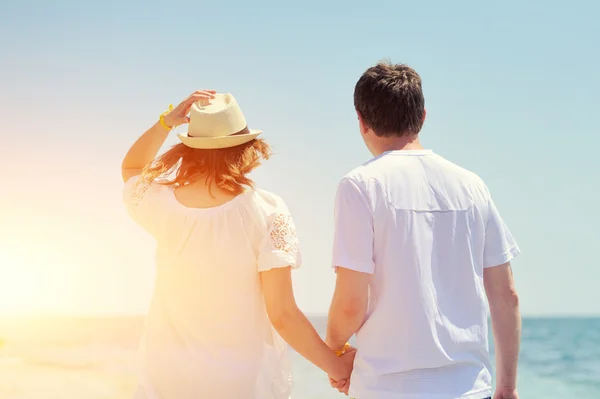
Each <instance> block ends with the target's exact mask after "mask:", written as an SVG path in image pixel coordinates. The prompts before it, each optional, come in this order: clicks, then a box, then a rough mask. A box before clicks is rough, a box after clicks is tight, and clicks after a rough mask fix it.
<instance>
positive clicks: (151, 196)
mask: <svg viewBox="0 0 600 399" xmlns="http://www.w3.org/2000/svg"><path fill="white" fill-rule="evenodd" d="M165 190H167V188H166V187H165V186H161V185H159V184H156V183H147V182H145V181H143V180H142V179H141V176H133V177H131V178H130V179H129V180H127V182H125V186H124V187H123V202H124V203H125V207H126V208H127V212H128V213H129V215H130V216H131V217H132V218H133V220H135V222H136V223H138V224H139V225H140V226H142V227H143V228H144V230H146V231H147V232H148V233H150V234H151V235H153V236H154V237H157V235H158V233H159V232H160V231H161V230H162V229H163V227H164V226H163V224H164V223H165V221H166V220H165V219H166V216H165V209H164V207H163V206H162V202H163V198H164V192H165Z"/></svg>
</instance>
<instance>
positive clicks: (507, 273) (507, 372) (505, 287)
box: [483, 262, 521, 397]
mask: <svg viewBox="0 0 600 399" xmlns="http://www.w3.org/2000/svg"><path fill="white" fill-rule="evenodd" d="M483 283H484V286H485V292H486V295H487V297H488V302H489V304H490V315H491V318H492V329H493V333H494V343H495V348H496V386H497V391H498V392H499V393H502V394H506V395H511V394H513V393H514V392H515V391H516V389H517V363H518V359H519V346H520V340H521V315H520V312H519V297H518V295H517V290H516V288H515V282H514V279H513V274H512V269H511V266H510V262H507V263H504V264H502V265H500V266H494V267H488V268H485V269H484V270H483ZM506 397H510V396H506Z"/></svg>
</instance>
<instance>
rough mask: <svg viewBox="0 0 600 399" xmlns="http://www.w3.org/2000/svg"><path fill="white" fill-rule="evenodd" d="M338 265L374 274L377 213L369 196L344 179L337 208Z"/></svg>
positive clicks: (335, 264) (335, 248) (335, 254)
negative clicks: (374, 241)
mask: <svg viewBox="0 0 600 399" xmlns="http://www.w3.org/2000/svg"><path fill="white" fill-rule="evenodd" d="M332 266H333V267H334V268H337V267H343V268H344V269H350V270H354V271H358V272H363V273H369V274H373V272H374V271H375V262H374V261H373V214H372V212H371V208H370V206H369V203H368V200H367V197H366V195H365V194H364V193H363V192H361V190H360V189H359V188H358V186H357V185H356V183H354V182H353V181H352V180H350V179H349V178H344V179H342V181H341V182H340V184H339V185H338V189H337V193H336V198H335V208H334V234H333V259H332Z"/></svg>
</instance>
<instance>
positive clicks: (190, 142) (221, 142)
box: [177, 129, 262, 150]
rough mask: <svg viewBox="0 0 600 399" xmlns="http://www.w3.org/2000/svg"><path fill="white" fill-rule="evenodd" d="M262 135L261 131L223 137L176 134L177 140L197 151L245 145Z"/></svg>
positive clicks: (251, 130) (252, 130)
mask: <svg viewBox="0 0 600 399" xmlns="http://www.w3.org/2000/svg"><path fill="white" fill-rule="evenodd" d="M261 133H262V130H254V129H250V133H246V134H236V135H232V136H223V137H190V136H188V134H187V133H183V134H178V135H177V137H179V140H181V142H182V143H183V144H185V145H186V146H188V147H190V148H197V149H206V150H208V149H217V148H229V147H235V146H238V145H242V144H246V143H247V142H249V141H252V140H254V139H255V138H257V137H258V136H259V135H260V134H261Z"/></svg>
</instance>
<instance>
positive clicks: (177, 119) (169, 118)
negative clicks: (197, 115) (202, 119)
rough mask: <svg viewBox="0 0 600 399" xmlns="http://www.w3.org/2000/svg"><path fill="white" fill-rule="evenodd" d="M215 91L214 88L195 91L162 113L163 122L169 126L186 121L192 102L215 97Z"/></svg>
mask: <svg viewBox="0 0 600 399" xmlns="http://www.w3.org/2000/svg"><path fill="white" fill-rule="evenodd" d="M216 93H217V92H216V91H214V90H197V91H195V92H194V93H192V94H191V95H190V96H189V97H188V98H186V99H185V100H183V101H182V102H181V103H180V104H179V105H178V106H176V107H175V108H173V109H172V110H170V111H168V112H167V113H165V114H164V116H163V121H164V123H165V124H166V125H167V126H168V127H170V128H174V127H175V126H178V125H183V124H185V123H188V122H189V121H190V118H189V117H188V116H187V115H188V113H189V112H190V108H192V104H194V103H195V102H196V101H199V100H204V101H209V100H210V99H212V98H215V94H216Z"/></svg>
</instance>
